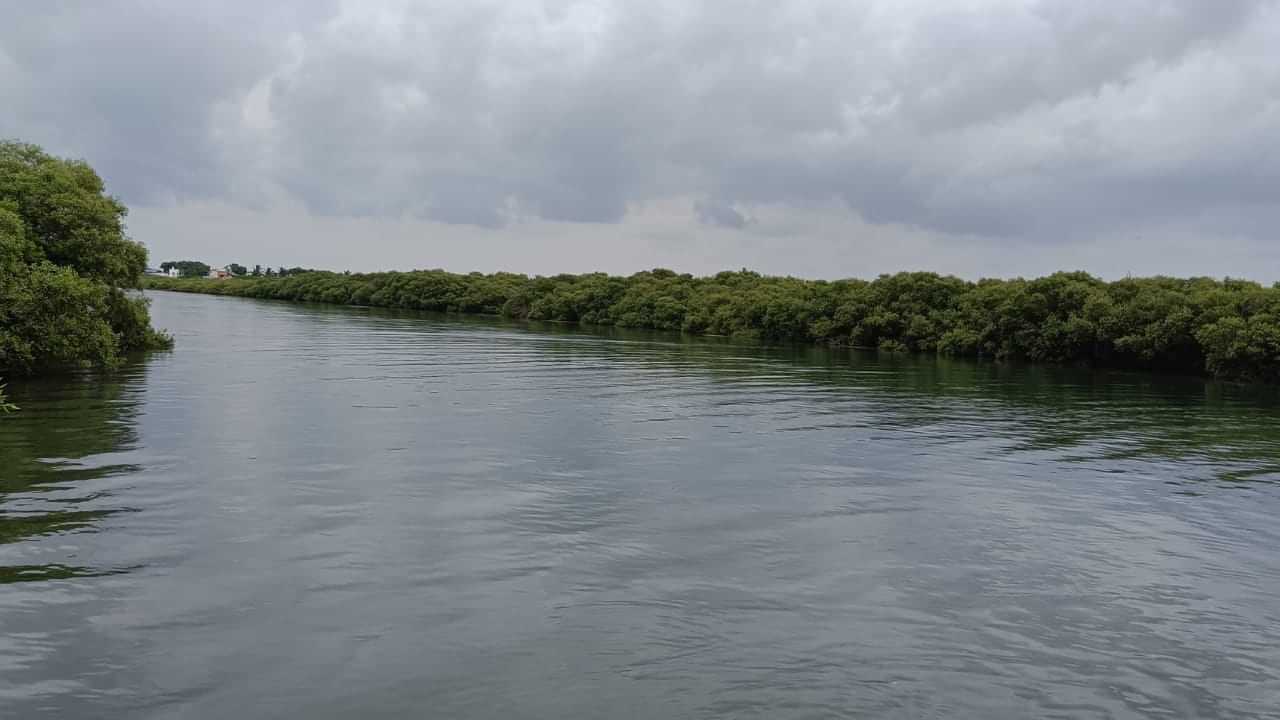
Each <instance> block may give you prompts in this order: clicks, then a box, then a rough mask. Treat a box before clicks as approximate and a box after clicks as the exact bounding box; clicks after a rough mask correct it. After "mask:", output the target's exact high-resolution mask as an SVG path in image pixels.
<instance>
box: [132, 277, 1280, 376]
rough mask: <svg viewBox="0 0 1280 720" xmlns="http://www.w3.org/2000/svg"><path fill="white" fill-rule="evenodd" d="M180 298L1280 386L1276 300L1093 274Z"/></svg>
mask: <svg viewBox="0 0 1280 720" xmlns="http://www.w3.org/2000/svg"><path fill="white" fill-rule="evenodd" d="M144 287H146V288H150V289H157V290H173V291H178V292H197V293H206V294H214V295H233V296H240V297H253V298H271V299H280V300H294V301H304V302H326V303H337V304H344V305H363V306H372V307H390V308H406V309H417V310H437V311H448V312H460V313H483V314H496V315H502V316H506V317H511V318H517V319H528V320H553V321H564V322H578V323H583V324H600V325H618V326H621V327H632V328H649V329H658V330H679V331H683V332H687V333H691V334H696V335H700V334H716V335H733V336H745V337H751V338H756V339H759V340H762V341H769V342H780V341H786V342H805V343H819V344H829V345H847V346H864V347H879V348H882V349H886V350H896V351H908V352H925V353H940V354H944V355H952V356H967V357H986V358H993V359H997V360H1025V361H1031V362H1043V363H1056V364H1071V365H1091V366H1097V367H1117V368H1128V369H1143V370H1154V371H1163V372H1181V373H1188V374H1196V375H1205V376H1212V377H1217V378H1222V379H1229V380H1238V381H1246V382H1269V383H1275V382H1280V287H1277V286H1272V287H1264V286H1262V285H1260V284H1258V283H1254V282H1248V281H1241V280H1214V279H1210V278H1189V279H1180V278H1167V277H1153V278H1126V279H1124V280H1118V281H1115V282H1106V281H1103V280H1101V279H1098V278H1095V277H1092V276H1090V275H1088V274H1085V273H1056V274H1054V275H1050V276H1047V277H1043V278H1037V279H1034V280H1024V279H1014V280H981V281H979V282H976V283H975V282H969V281H966V280H962V279H959V278H955V277H949V276H942V275H937V274H934V273H924V272H912V273H898V274H895V275H883V276H881V277H879V278H877V279H875V280H871V281H865V280H840V281H834V282H828V281H822V280H802V279H798V278H790V277H768V276H763V275H760V274H758V273H754V272H750V271H746V270H743V271H738V272H722V273H719V274H717V275H714V276H710V277H694V276H691V275H679V274H676V273H674V272H671V271H668V270H653V271H647V272H641V273H636V274H634V275H631V276H627V277H619V276H610V275H605V274H602V273H593V274H586V275H556V276H554V277H529V276H525V275H519V274H514V273H494V274H488V275H486V274H481V273H471V274H466V275H463V274H457V273H448V272H444V271H441V270H423V271H413V272H382V273H363V274H348V273H330V272H312V273H304V274H301V275H290V276H288V277H283V278H272V277H263V278H239V279H231V280H208V279H203V278H195V279H169V278H155V277H150V278H146V280H145V282H144Z"/></svg>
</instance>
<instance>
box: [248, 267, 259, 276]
mask: <svg viewBox="0 0 1280 720" xmlns="http://www.w3.org/2000/svg"><path fill="white" fill-rule="evenodd" d="M249 274H250V275H252V276H254V277H262V266H261V265H254V266H253V272H251V273H249Z"/></svg>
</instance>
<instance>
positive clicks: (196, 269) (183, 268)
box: [160, 260, 209, 278]
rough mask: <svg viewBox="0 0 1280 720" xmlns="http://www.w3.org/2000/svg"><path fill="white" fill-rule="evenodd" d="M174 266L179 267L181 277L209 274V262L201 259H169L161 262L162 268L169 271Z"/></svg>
mask: <svg viewBox="0 0 1280 720" xmlns="http://www.w3.org/2000/svg"><path fill="white" fill-rule="evenodd" d="M173 268H177V269H178V275H179V276H181V277H184V278H185V277H205V276H207V275H208V274H209V265H208V263H202V262H200V261H199V260H168V261H166V262H162V263H160V269H161V270H164V271H165V272H168V271H169V270H172V269H173Z"/></svg>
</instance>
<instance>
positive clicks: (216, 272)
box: [209, 268, 232, 280]
mask: <svg viewBox="0 0 1280 720" xmlns="http://www.w3.org/2000/svg"><path fill="white" fill-rule="evenodd" d="M229 277H232V275H231V271H230V270H228V269H226V268H209V279H211V280H226V279H227V278H229Z"/></svg>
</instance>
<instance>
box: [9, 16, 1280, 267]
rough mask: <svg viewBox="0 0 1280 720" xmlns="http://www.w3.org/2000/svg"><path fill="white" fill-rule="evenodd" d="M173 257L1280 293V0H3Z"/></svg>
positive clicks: (33, 110)
mask: <svg viewBox="0 0 1280 720" xmlns="http://www.w3.org/2000/svg"><path fill="white" fill-rule="evenodd" d="M0 18H3V20H2V21H0V137H15V138H20V139H23V140H28V141H31V142H36V143H39V144H41V145H44V146H45V147H46V148H47V149H49V150H50V151H52V152H54V153H56V154H60V155H70V156H75V157H83V158H85V159H86V160H88V161H89V162H90V163H91V164H93V165H94V166H95V167H96V168H97V169H98V170H99V172H100V173H101V174H102V175H103V176H104V178H105V179H106V181H107V183H108V187H109V189H110V190H111V191H112V192H113V193H115V194H117V195H119V196H120V197H121V198H122V199H124V200H125V202H126V203H128V204H129V205H130V207H131V208H132V212H131V215H130V220H129V229H130V232H131V234H132V235H133V237H134V238H135V239H137V240H140V241H142V242H144V243H145V244H146V245H147V246H148V247H149V248H150V250H151V253H152V259H153V261H155V262H156V263H158V262H159V261H161V260H167V259H184V258H193V259H202V260H206V261H209V262H212V263H216V264H222V263H226V262H233V261H234V262H240V263H244V264H247V265H252V264H255V263H263V264H271V265H279V264H287V265H305V266H318V267H329V268H333V269H353V270H371V269H409V268H414V267H419V268H421V267H444V268H447V269H450V270H458V271H468V270H473V269H477V270H485V271H489V270H497V269H508V270H515V271H522V272H531V273H534V272H536V273H553V272H561V271H572V272H580V271H587V270H607V271H612V272H631V271H635V270H639V269H644V268H650V267H655V266H663V267H670V268H673V269H676V270H680V271H689V272H695V273H705V272H714V271H717V270H720V269H726V268H738V267H743V266H747V267H751V268H753V269H757V270H760V271H763V272H767V273H774V274H797V275H803V276H810V277H842V276H872V275H875V274H876V273H879V272H885V271H893V270H900V269H931V270H938V271H943V272H952V273H957V274H960V275H964V276H968V277H978V276H1008V275H1018V274H1022V275H1034V274H1041V273H1045V272H1050V271H1053V270H1056V269H1076V268H1081V269H1086V270H1089V271H1092V272H1095V273H1098V274H1101V275H1104V276H1108V277H1115V276H1123V275H1126V274H1142V275H1146V274H1155V273H1171V274H1181V275H1187V274H1197V275H1200V274H1208V275H1218V276H1221V275H1232V276H1240V277H1253V278H1255V279H1259V280H1265V281H1273V280H1280V233H1277V232H1276V228H1277V227H1278V225H1277V221H1278V220H1280V197H1277V195H1278V191H1280V51H1278V50H1277V48H1280V0H1041V1H1039V2H1037V1H1033V0H950V1H948V0H865V1H857V0H760V1H756V0H733V1H730V0H725V1H723V2H712V1H699V0H626V1H623V0H613V1H605V0H596V1H581V2H575V1H572V0H562V1H557V0H545V1H536V0H507V1H497V0H353V1H351V2H341V1H338V0H332V1H321V0H272V1H271V2H263V1H262V0H219V2H164V1H161V0H150V1H144V0H120V1H111V0H86V1H84V2H72V1H59V0H39V1H36V0H0Z"/></svg>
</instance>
